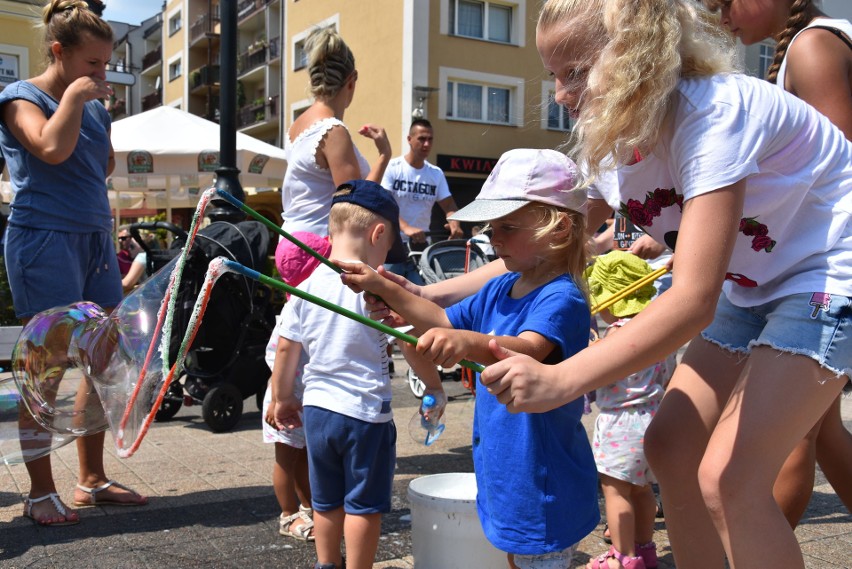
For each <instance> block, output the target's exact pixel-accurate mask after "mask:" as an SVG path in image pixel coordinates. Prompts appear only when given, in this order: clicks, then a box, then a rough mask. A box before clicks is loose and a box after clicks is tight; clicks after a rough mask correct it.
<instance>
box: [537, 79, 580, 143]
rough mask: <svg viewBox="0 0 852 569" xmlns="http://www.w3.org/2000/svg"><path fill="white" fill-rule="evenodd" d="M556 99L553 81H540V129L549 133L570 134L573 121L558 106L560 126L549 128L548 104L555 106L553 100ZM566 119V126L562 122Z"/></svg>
mask: <svg viewBox="0 0 852 569" xmlns="http://www.w3.org/2000/svg"><path fill="white" fill-rule="evenodd" d="M555 97H556V88H555V87H554V84H553V81H542V82H541V129H542V130H549V131H551V132H571V130H573V128H574V120H573V119H572V118H571V117H567V116H566V113H567V110H565V108H564V107H562V106H561V105H559V106H560V107H561V108H560V112H559V124H560V126H559V127H557V128H554V127H552V126H550V104H551V103H553V104H554V105H556V104H557V103H556V101H555V100H554V99H555ZM566 118H567V120H568V124H567V125H565V124H564V120H565V119H566Z"/></svg>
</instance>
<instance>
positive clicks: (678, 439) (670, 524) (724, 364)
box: [645, 338, 743, 569]
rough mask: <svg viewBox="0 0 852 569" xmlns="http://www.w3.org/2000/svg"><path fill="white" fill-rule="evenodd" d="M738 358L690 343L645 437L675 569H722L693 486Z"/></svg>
mask: <svg viewBox="0 0 852 569" xmlns="http://www.w3.org/2000/svg"><path fill="white" fill-rule="evenodd" d="M742 359H743V356H742V355H741V354H732V353H730V352H728V351H725V350H722V349H721V348H719V347H717V346H715V345H713V344H711V343H710V342H707V341H706V340H703V339H701V338H696V339H694V340H693V341H692V342H691V343H690V345H689V348H688V349H687V352H686V354H684V357H683V360H682V362H681V364H680V365H679V366H677V369H676V370H675V373H674V376H673V377H672V381H671V383H670V384H669V387H668V389H667V390H666V395H665V397H663V401H662V403H661V404H660V409H659V411H658V412H657V415H656V416H655V417H654V420H653V421H651V425H650V426H649V427H648V430H647V431H646V433H645V455H646V457H647V458H648V461H649V463H650V465H651V469H652V470H653V471H654V474H655V476H656V477H657V479H658V480H659V482H660V488H661V490H662V499H663V506H664V510H665V512H666V528H667V530H668V535H669V539H670V541H671V543H672V551H673V552H674V555H675V561H676V564H677V566H678V569H693V568H696V567H700V568H701V569H705V568H707V567H719V568H721V567H724V559H725V557H724V550H723V548H722V544H721V542H720V540H719V536H718V533H717V532H716V527H715V526H714V525H713V522H712V520H711V519H710V515H709V513H708V512H707V508H706V507H705V505H704V498H703V496H702V494H701V490H700V488H699V486H698V465H699V464H700V463H701V459H702V458H703V456H704V451H705V449H706V447H707V441H708V440H709V438H710V433H711V432H712V430H713V428H714V427H715V425H716V422H717V421H718V420H719V415H720V414H721V410H722V407H723V406H724V405H725V403H726V402H727V400H728V397H729V395H730V393H731V390H732V389H733V386H734V383H735V382H736V379H737V377H738V376H739V373H740V370H741V369H742V363H741V360H742Z"/></svg>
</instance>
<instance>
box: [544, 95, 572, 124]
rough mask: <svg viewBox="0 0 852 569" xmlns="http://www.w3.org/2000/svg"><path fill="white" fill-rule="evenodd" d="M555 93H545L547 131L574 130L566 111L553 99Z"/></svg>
mask: <svg viewBox="0 0 852 569" xmlns="http://www.w3.org/2000/svg"><path fill="white" fill-rule="evenodd" d="M554 96H555V93H554V92H553V91H552V90H551V91H548V93H547V102H546V109H547V123H546V127H545V128H547V129H548V130H571V129H573V128H574V121H573V120H571V117H570V116H569V115H568V109H566V108H565V107H563V106H562V105H560V104H559V103H557V102H556V100H555V99H554Z"/></svg>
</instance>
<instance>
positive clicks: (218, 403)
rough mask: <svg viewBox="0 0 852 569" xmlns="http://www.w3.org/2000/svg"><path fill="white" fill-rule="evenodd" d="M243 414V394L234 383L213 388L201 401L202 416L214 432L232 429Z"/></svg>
mask: <svg viewBox="0 0 852 569" xmlns="http://www.w3.org/2000/svg"><path fill="white" fill-rule="evenodd" d="M242 415H243V395H242V393H240V390H239V389H238V388H237V386H236V385H234V384H232V383H221V384H219V385H217V386H215V387H213V388H211V389H210V391H208V392H207V395H206V396H204V401H203V402H202V403H201V416H202V417H203V418H204V422H205V423H207V425H208V426H209V427H210V429H211V430H212V431H213V432H214V433H223V432H225V431H230V430H231V429H233V428H234V427H235V426H236V425H237V423H238V422H239V420H240V417H242Z"/></svg>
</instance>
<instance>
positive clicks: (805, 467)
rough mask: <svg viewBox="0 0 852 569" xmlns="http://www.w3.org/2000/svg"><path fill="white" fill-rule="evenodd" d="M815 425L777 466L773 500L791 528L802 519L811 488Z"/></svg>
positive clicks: (811, 491)
mask: <svg viewBox="0 0 852 569" xmlns="http://www.w3.org/2000/svg"><path fill="white" fill-rule="evenodd" d="M819 427H820V425H819V423H818V424H816V425H814V427H813V428H812V429H811V430H810V432H809V433H808V434H807V436H806V437H805V438H804V439H802V440H801V441H799V444H797V445H796V448H794V449H793V452H791V453H790V456H788V457H787V460H786V461H785V462H784V466H782V467H781V472H780V473H778V479H777V480H776V481H775V486H774V487H773V489H772V494H773V496H775V501H776V502H778V506H779V507H780V508H781V511H782V512H784V517H785V518H787V523H789V524H790V527H792V528H795V527H796V526H797V525H798V524H799V520H801V519H802V515H804V513H805V510H807V509H808V502H810V501H811V495H812V494H813V489H814V478H815V469H816V437H817V434H818V433H819Z"/></svg>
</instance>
